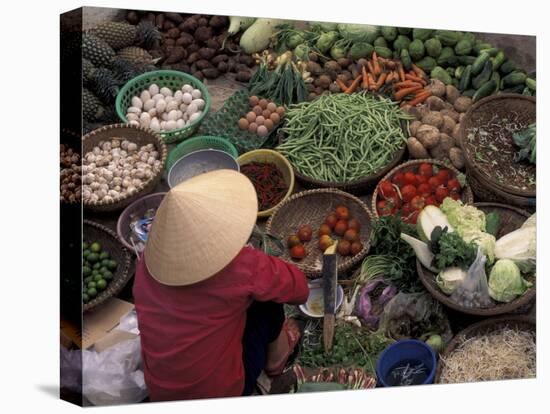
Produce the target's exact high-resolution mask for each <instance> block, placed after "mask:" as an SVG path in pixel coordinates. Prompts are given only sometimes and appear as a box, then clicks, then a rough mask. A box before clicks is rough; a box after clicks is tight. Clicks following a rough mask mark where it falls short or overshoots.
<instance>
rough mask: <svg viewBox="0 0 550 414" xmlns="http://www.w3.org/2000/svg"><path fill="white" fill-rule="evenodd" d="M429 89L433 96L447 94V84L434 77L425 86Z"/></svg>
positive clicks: (439, 96)
mask: <svg viewBox="0 0 550 414" xmlns="http://www.w3.org/2000/svg"><path fill="white" fill-rule="evenodd" d="M424 89H427V90H429V91H430V92H431V93H432V95H433V96H436V97H438V98H443V97H444V96H445V84H444V83H443V82H441V81H440V80H439V79H432V80H431V81H430V84H429V85H428V86H427V87H426V88H424Z"/></svg>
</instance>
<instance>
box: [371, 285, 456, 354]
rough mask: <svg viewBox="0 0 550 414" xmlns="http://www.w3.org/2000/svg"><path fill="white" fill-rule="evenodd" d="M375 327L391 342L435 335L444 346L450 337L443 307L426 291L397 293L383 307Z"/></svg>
mask: <svg viewBox="0 0 550 414" xmlns="http://www.w3.org/2000/svg"><path fill="white" fill-rule="evenodd" d="M379 326H380V328H379V329H380V330H382V332H384V334H385V335H386V336H388V337H390V338H393V339H395V340H399V339H408V338H415V339H421V338H425V337H426V336H427V335H433V334H438V335H440V336H441V338H442V339H443V342H444V343H447V342H449V341H450V340H451V338H452V337H453V333H452V331H451V326H450V325H449V320H448V319H447V315H445V313H444V311H443V307H442V306H441V304H440V303H439V302H437V301H436V300H434V299H433V298H432V297H431V295H430V294H429V293H427V292H422V293H403V292H399V293H398V294H397V295H395V296H394V297H393V298H392V299H391V300H390V301H389V302H388V303H387V304H386V306H385V307H384V312H383V313H382V316H381V317H380V324H379Z"/></svg>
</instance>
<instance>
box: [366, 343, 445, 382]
mask: <svg viewBox="0 0 550 414" xmlns="http://www.w3.org/2000/svg"><path fill="white" fill-rule="evenodd" d="M436 368H437V359H436V354H435V352H434V351H433V349H432V348H431V347H430V346H429V345H428V344H426V343H425V342H422V341H418V340H416V339H405V340H402V341H397V342H395V343H393V344H391V345H390V346H388V347H387V348H386V349H384V351H382V353H381V354H380V357H379V358H378V362H377V364H376V376H377V377H378V384H380V385H382V386H384V387H393V386H403V385H420V384H431V383H433V381H434V377H435V371H436ZM409 382H410V383H409Z"/></svg>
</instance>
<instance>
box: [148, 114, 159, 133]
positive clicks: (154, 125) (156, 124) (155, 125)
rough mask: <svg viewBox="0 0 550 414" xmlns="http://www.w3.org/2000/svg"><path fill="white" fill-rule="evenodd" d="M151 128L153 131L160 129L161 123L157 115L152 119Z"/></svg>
mask: <svg viewBox="0 0 550 414" xmlns="http://www.w3.org/2000/svg"><path fill="white" fill-rule="evenodd" d="M149 128H151V129H152V130H153V131H157V132H158V131H160V124H159V120H158V119H157V117H154V118H153V119H151V123H150V124H149Z"/></svg>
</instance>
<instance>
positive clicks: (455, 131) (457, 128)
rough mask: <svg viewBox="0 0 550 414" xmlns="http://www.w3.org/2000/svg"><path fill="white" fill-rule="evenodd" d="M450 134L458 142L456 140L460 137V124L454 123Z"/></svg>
mask: <svg viewBox="0 0 550 414" xmlns="http://www.w3.org/2000/svg"><path fill="white" fill-rule="evenodd" d="M451 136H452V137H453V138H454V139H455V140H456V141H457V142H458V140H459V139H460V124H456V125H455V127H454V128H453V133H452V134H451Z"/></svg>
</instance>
